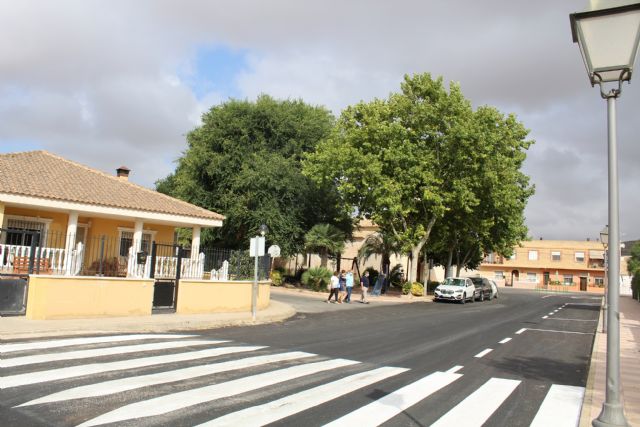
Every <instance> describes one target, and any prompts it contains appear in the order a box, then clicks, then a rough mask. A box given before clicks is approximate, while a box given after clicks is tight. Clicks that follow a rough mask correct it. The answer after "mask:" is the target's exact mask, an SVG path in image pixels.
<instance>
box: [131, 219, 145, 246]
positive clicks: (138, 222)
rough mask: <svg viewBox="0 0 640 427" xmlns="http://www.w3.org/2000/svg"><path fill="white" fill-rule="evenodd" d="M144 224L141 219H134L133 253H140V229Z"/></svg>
mask: <svg viewBox="0 0 640 427" xmlns="http://www.w3.org/2000/svg"><path fill="white" fill-rule="evenodd" d="M143 226H144V223H143V222H142V220H141V219H136V223H135V225H134V227H133V252H134V253H135V252H140V251H141V250H142V227H143Z"/></svg>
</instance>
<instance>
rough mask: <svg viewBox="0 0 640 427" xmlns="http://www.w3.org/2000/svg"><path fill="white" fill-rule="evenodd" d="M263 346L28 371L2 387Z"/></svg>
mask: <svg viewBox="0 0 640 427" xmlns="http://www.w3.org/2000/svg"><path fill="white" fill-rule="evenodd" d="M262 348H264V347H261V346H246V347H219V348H209V349H206V350H199V351H191V352H188V353H177V354H167V355H163V356H153V357H141V358H138V359H129V360H123V361H117V362H106V363H91V364H88V365H81V366H70V367H68V368H58V369H51V370H47V371H37V372H28V373H24V374H16V375H9V376H5V377H2V388H3V389H5V388H12V387H20V386H25V385H29V384H38V383H43V382H49V381H57V380H63V379H69V378H75V377H81V376H84V375H95V374H102V373H105V372H113V371H120V370H124V369H136V368H143V367H146V366H153V365H162V364H166V363H176V362H185V361H189V360H197V359H205V358H208V357H216V356H222V355H225V354H232V353H242V352H249V351H255V350H260V349H262Z"/></svg>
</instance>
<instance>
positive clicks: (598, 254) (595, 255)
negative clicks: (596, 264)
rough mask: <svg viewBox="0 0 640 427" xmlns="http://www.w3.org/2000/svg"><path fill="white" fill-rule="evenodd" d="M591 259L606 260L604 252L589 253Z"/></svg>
mask: <svg viewBox="0 0 640 427" xmlns="http://www.w3.org/2000/svg"><path fill="white" fill-rule="evenodd" d="M589 259H604V251H589Z"/></svg>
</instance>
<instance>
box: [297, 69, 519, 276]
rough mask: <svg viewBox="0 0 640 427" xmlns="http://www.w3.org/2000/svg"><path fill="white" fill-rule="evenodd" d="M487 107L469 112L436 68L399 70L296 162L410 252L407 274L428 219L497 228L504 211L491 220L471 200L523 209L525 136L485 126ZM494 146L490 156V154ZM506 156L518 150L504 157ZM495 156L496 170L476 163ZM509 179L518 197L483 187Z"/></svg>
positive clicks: (478, 231) (425, 237) (480, 230)
mask: <svg viewBox="0 0 640 427" xmlns="http://www.w3.org/2000/svg"><path fill="white" fill-rule="evenodd" d="M494 112H495V110H492V109H488V110H486V111H485V110H484V109H481V110H478V112H474V111H473V109H472V107H471V104H470V102H469V101H468V100H467V99H466V98H465V97H464V96H463V94H462V92H461V90H460V87H459V86H458V85H457V84H454V83H452V84H450V85H449V90H448V91H447V89H446V88H445V87H444V85H443V81H442V78H437V79H434V78H432V77H431V75H430V74H428V73H425V74H419V75H414V76H405V78H404V81H403V82H402V84H401V91H400V92H398V93H393V94H391V95H390V96H389V97H388V99H385V100H379V99H376V100H374V101H372V102H368V103H364V102H362V103H359V104H357V105H354V106H352V107H349V108H347V109H346V110H345V111H343V113H342V115H341V117H340V118H339V120H338V122H337V125H336V127H335V128H334V131H333V132H332V134H331V136H330V137H329V138H327V140H325V141H323V142H322V143H321V144H320V145H319V146H318V148H317V149H316V152H315V153H314V154H311V155H309V156H308V158H307V159H306V160H305V168H304V171H305V173H306V174H307V175H308V176H310V177H312V178H313V179H314V180H315V182H316V183H318V184H322V183H325V182H332V183H333V184H334V185H335V186H336V188H337V190H338V191H339V194H340V196H341V197H342V198H344V200H346V201H348V202H349V203H351V204H353V205H354V206H355V207H356V208H357V210H358V212H359V214H360V215H362V216H365V217H368V218H371V219H372V220H373V221H374V222H375V223H377V224H379V225H380V226H381V228H383V229H385V230H388V231H389V232H391V233H393V235H394V237H395V238H396V240H397V241H398V242H399V244H400V245H401V247H402V248H403V250H404V251H405V252H406V253H408V254H409V256H410V258H411V259H412V265H411V267H410V268H409V271H408V279H409V280H410V281H414V280H415V278H416V273H417V267H418V262H417V261H418V259H419V255H420V253H421V251H422V249H423V248H424V247H425V244H426V243H427V242H428V241H429V238H430V235H431V231H432V229H433V227H434V226H435V224H436V223H438V222H439V221H443V219H444V218H445V217H448V218H449V219H450V220H451V222H452V224H449V225H454V224H455V223H462V224H466V221H467V220H473V221H474V222H478V223H479V225H477V226H476V225H473V226H472V225H469V229H465V230H464V232H465V235H464V236H465V238H468V237H469V236H474V235H475V236H478V238H479V237H480V235H482V236H483V237H484V235H485V234H486V235H487V236H490V235H491V234H492V233H493V234H494V237H495V235H499V234H500V233H503V230H502V229H501V226H503V225H504V221H505V219H504V218H501V219H498V220H492V221H493V222H494V223H495V227H493V228H491V227H489V223H490V222H491V221H489V220H488V219H487V218H486V215H484V216H482V217H480V218H476V217H474V216H473V214H474V212H478V211H479V210H486V211H487V212H489V211H490V210H491V209H492V208H498V207H504V205H508V208H505V209H504V211H503V212H505V213H518V215H519V216H518V218H520V219H521V218H522V210H520V212H516V211H517V208H518V207H520V208H521V209H523V207H524V204H525V203H526V200H527V198H528V192H530V188H529V187H528V181H527V180H526V179H525V178H526V177H525V176H524V175H522V174H521V173H520V171H519V169H518V168H519V165H520V164H521V160H522V159H523V158H524V157H522V156H523V150H526V148H527V147H528V144H529V142H525V141H524V137H525V136H526V131H525V132H524V133H522V132H514V133H513V134H510V132H513V130H514V129H515V128H513V129H506V130H505V131H504V132H502V133H499V132H494V131H493V130H491V129H490V127H491V126H502V125H503V123H502V122H499V121H498V120H497V117H494V116H493V113H494ZM506 120H507V121H512V120H514V119H513V118H512V117H509V118H508V119H506ZM503 121H504V120H503ZM518 130H519V129H518ZM505 136H508V137H509V143H508V144H507V143H505V144H506V145H507V147H506V148H505V149H502V148H500V149H496V148H495V147H494V145H495V144H496V143H498V142H499V141H498V139H499V138H501V137H505ZM510 151H511V152H510ZM516 152H517V153H516ZM492 156H494V157H496V159H495V161H494V162H489V161H488V159H489V158H490V157H492ZM509 156H514V157H518V158H520V157H522V159H520V162H519V163H518V162H511V161H509ZM501 162H504V164H505V171H504V173H500V174H492V173H489V172H488V171H486V170H485V169H483V168H489V167H498V165H499V164H500V163H501ZM500 167H502V166H500ZM500 180H505V181H504V182H500ZM510 182H516V183H517V186H519V187H520V188H521V189H523V190H526V191H521V192H515V193H514V194H512V192H507V193H501V194H502V196H504V197H516V198H517V199H518V203H513V204H512V205H510V204H509V203H510V202H508V201H504V202H503V201H501V200H499V199H500V197H501V196H500V195H496V196H495V197H494V198H493V199H492V196H491V195H487V194H488V193H491V192H493V191H502V190H500V189H498V187H499V185H509V183H510ZM490 183H494V184H495V185H491V186H489V185H488V184H490ZM494 199H495V200H494ZM486 200H492V201H493V203H485V201H486ZM456 215H457V216H458V218H457V219H453V217H454V216H456ZM487 215H489V214H488V213H487ZM445 226H446V224H445ZM474 229H475V230H474ZM474 233H475V234H474ZM444 234H445V233H443V235H444ZM496 241H499V240H496ZM492 245H493V243H492ZM493 246H495V245H493ZM477 252H478V251H475V253H476V254H477ZM476 258H477V257H476Z"/></svg>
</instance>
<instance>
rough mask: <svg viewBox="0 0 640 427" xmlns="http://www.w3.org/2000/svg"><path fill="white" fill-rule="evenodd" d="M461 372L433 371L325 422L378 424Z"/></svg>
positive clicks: (344, 426)
mask: <svg viewBox="0 0 640 427" xmlns="http://www.w3.org/2000/svg"><path fill="white" fill-rule="evenodd" d="M461 376H462V374H451V373H448V372H434V373H433V374H431V375H429V376H427V377H425V378H422V379H421V380H418V381H416V382H414V383H412V384H409V385H408V386H406V387H403V388H401V389H400V390H396V391H394V392H393V393H390V394H388V395H386V396H385V397H383V398H381V399H378V400H376V401H375V402H372V403H370V404H368V405H366V406H363V407H362V408H360V409H358V410H356V411H353V412H351V413H349V414H348V415H345V416H344V417H342V418H339V419H337V420H335V421H334V422H332V423H329V424H327V426H331V427H349V426H354V425H357V426H359V427H365V426H367V427H368V426H378V425H380V424H382V423H383V422H385V421H387V420H389V419H391V418H393V417H395V416H396V415H398V414H399V413H400V412H402V411H404V410H405V409H407V408H410V407H412V406H413V405H415V404H416V403H418V402H420V401H421V400H423V399H425V398H426V397H428V396H430V395H432V394H433V393H435V392H436V391H438V390H440V389H441V388H443V387H445V386H447V385H449V384H451V383H452V382H454V381H455V380H457V379H458V378H460V377H461Z"/></svg>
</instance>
